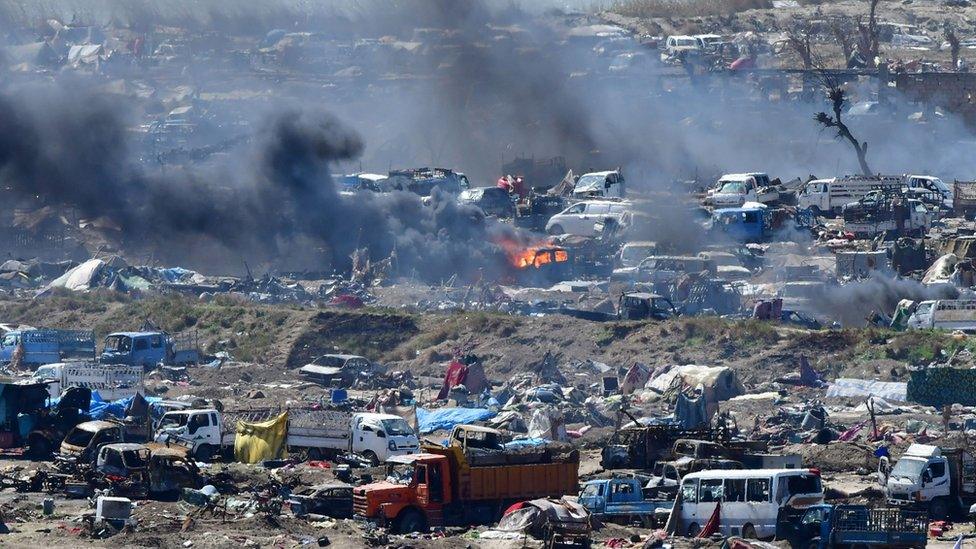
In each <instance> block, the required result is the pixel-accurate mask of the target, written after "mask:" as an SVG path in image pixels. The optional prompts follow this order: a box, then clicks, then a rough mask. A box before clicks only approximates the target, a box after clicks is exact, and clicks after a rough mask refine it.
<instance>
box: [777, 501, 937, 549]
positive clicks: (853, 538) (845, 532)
mask: <svg viewBox="0 0 976 549" xmlns="http://www.w3.org/2000/svg"><path fill="white" fill-rule="evenodd" d="M927 535H928V515H927V513H926V512H925V511H913V510H910V509H902V508H897V507H891V508H871V507H867V506H864V505H829V504H822V505H813V506H811V507H807V508H806V509H801V510H795V509H791V508H788V507H784V508H783V509H781V511H780V516H779V517H778V518H777V521H776V538H777V539H785V540H788V541H789V542H790V546H791V547H792V548H793V549H829V548H833V547H869V546H875V547H884V548H885V549H895V548H905V549H908V548H918V547H925V545H926V542H927V539H928V538H927Z"/></svg>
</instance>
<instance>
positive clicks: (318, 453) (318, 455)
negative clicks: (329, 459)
mask: <svg viewBox="0 0 976 549" xmlns="http://www.w3.org/2000/svg"><path fill="white" fill-rule="evenodd" d="M321 459H322V450H319V449H318V448H309V449H308V460H309V461H319V460H321Z"/></svg>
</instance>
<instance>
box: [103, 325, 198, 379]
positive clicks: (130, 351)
mask: <svg viewBox="0 0 976 549" xmlns="http://www.w3.org/2000/svg"><path fill="white" fill-rule="evenodd" d="M195 343H196V335H195V334H187V335H185V336H182V337H179V338H177V337H173V336H171V335H169V334H167V333H166V332H160V331H153V332H115V333H112V334H109V335H108V336H106V337H105V345H104V347H103V349H102V354H101V357H100V359H99V360H100V362H102V363H103V364H125V365H128V366H142V367H143V368H144V369H146V370H149V369H151V368H153V367H155V366H156V365H157V364H167V365H175V364H190V363H195V362H198V361H199V360H200V353H199V351H197V348H196V345H195Z"/></svg>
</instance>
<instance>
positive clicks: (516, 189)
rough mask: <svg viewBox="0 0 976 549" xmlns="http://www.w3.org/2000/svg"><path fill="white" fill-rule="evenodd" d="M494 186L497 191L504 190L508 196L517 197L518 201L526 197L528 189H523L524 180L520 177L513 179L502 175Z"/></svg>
mask: <svg viewBox="0 0 976 549" xmlns="http://www.w3.org/2000/svg"><path fill="white" fill-rule="evenodd" d="M495 186H496V187H498V188H499V189H505V192H507V193H508V194H509V195H513V194H514V195H518V197H519V200H521V199H523V198H525V197H526V196H527V195H528V189H526V187H525V179H524V178H523V177H522V176H521V175H519V176H515V177H512V176H511V175H503V176H502V177H499V178H498V183H496V184H495Z"/></svg>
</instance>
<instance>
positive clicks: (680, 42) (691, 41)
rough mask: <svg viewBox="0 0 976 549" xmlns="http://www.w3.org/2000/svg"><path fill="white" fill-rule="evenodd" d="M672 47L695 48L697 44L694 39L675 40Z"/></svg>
mask: <svg viewBox="0 0 976 549" xmlns="http://www.w3.org/2000/svg"><path fill="white" fill-rule="evenodd" d="M674 45H675V46H697V45H698V44H697V43H696V42H695V39H694V38H675V39H674Z"/></svg>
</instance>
